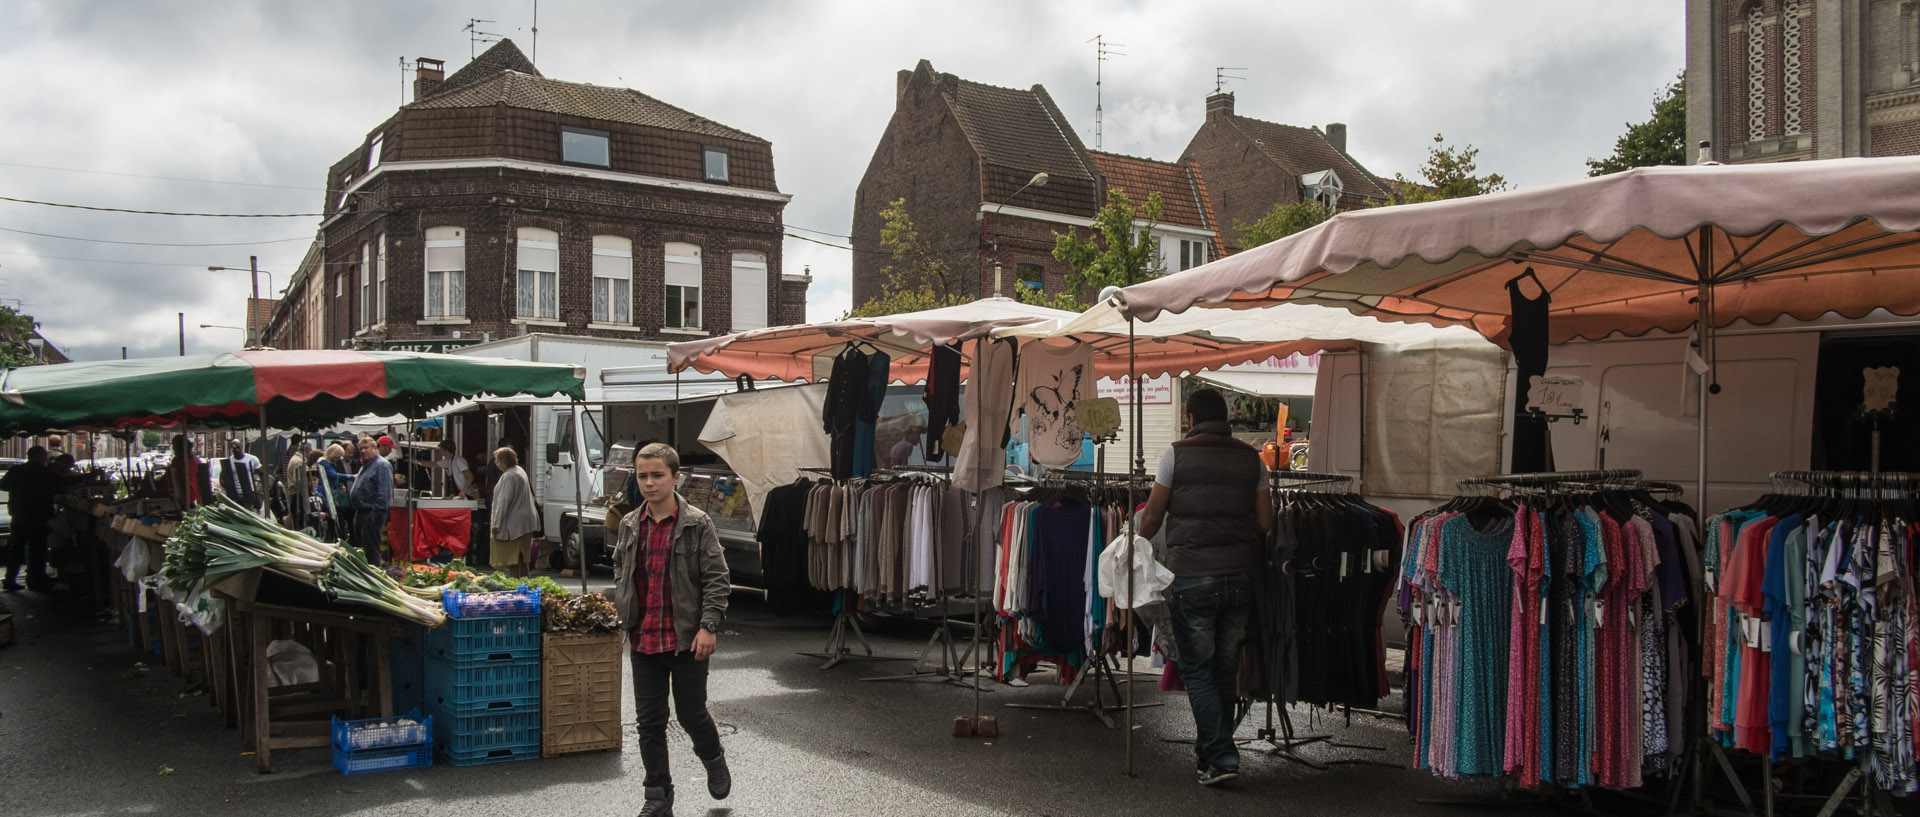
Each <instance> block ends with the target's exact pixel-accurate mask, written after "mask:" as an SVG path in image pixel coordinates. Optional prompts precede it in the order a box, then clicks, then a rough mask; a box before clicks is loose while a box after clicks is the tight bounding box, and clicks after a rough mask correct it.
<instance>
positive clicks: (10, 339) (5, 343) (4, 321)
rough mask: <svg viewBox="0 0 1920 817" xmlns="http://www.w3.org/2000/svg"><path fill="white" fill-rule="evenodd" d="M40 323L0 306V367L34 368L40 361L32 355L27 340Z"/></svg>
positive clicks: (10, 308)
mask: <svg viewBox="0 0 1920 817" xmlns="http://www.w3.org/2000/svg"><path fill="white" fill-rule="evenodd" d="M38 328H40V323H39V322H38V321H35V320H34V319H33V316H31V315H23V314H20V312H19V311H18V310H16V309H14V308H13V307H10V306H0V366H6V367H9V368H17V367H20V366H36V365H39V364H40V363H41V362H42V361H41V360H40V359H39V358H37V357H36V356H35V355H34V353H33V345H32V344H29V343H27V339H28V338H31V337H33V330H35V329H38Z"/></svg>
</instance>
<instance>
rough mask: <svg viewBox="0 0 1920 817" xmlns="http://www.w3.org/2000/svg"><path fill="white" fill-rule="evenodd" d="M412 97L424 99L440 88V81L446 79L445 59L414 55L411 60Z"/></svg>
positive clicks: (416, 99)
mask: <svg viewBox="0 0 1920 817" xmlns="http://www.w3.org/2000/svg"><path fill="white" fill-rule="evenodd" d="M413 66H414V70H413V98H414V100H415V101H419V100H422V99H425V98H427V97H429V96H432V95H433V92H434V91H438V90H440V83H442V82H445V81H446V79H447V61H446V60H436V59H432V58H430V57H416V58H414V61H413Z"/></svg>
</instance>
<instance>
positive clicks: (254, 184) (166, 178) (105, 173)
mask: <svg viewBox="0 0 1920 817" xmlns="http://www.w3.org/2000/svg"><path fill="white" fill-rule="evenodd" d="M0 167H24V168H29V169H32V170H57V171H60V172H62V173H87V174H91V175H94V176H121V177H124V178H129V179H156V180H159V181H163V182H194V183H196V184H230V185H235V186H238V187H266V188H271V189H274V190H312V191H315V192H327V193H330V192H333V191H331V190H326V189H325V188H320V187H302V186H300V185H296V184H267V183H265V182H230V181H223V180H220V179H190V178H187V177H184V176H151V175H148V174H145V173H121V172H118V171H113V170H86V169H83V168H78V167H54V166H52V165H33V164H27V163H25V162H0Z"/></svg>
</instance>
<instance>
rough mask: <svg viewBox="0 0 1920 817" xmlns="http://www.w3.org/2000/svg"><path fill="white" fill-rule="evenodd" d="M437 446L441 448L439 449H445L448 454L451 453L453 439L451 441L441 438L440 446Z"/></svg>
mask: <svg viewBox="0 0 1920 817" xmlns="http://www.w3.org/2000/svg"><path fill="white" fill-rule="evenodd" d="M439 447H440V450H441V451H445V452H447V453H449V454H451V453H453V441H452V440H441V441H440V446H439Z"/></svg>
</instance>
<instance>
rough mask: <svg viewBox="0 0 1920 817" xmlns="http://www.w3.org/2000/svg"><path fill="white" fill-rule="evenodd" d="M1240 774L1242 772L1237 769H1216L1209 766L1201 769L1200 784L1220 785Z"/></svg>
mask: <svg viewBox="0 0 1920 817" xmlns="http://www.w3.org/2000/svg"><path fill="white" fill-rule="evenodd" d="M1239 776H1240V772H1238V771H1235V770H1233V769H1216V768H1213V767H1208V768H1206V769H1203V770H1201V772H1200V785H1202V786H1218V785H1220V784H1221V783H1225V782H1227V781H1229V780H1232V779H1234V778H1237V777H1239Z"/></svg>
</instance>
